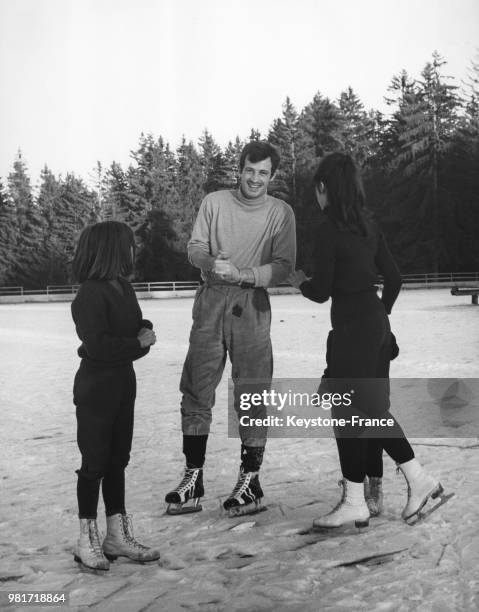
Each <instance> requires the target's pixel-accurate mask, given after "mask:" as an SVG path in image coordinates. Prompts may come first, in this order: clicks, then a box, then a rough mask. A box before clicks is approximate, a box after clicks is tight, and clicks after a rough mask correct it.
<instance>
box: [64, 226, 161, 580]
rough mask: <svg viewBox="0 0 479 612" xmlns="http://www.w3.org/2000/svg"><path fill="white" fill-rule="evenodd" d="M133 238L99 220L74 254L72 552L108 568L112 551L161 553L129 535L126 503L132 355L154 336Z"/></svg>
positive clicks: (140, 555)
mask: <svg viewBox="0 0 479 612" xmlns="http://www.w3.org/2000/svg"><path fill="white" fill-rule="evenodd" d="M134 246H135V243H134V238H133V232H132V231H131V229H130V228H129V227H128V226H127V225H125V224H124V223H119V222H117V221H104V222H102V223H97V224H95V225H91V226H89V227H87V228H85V229H84V230H83V232H82V234H81V236H80V238H79V241H78V246H77V249H76V252H75V256H74V260H73V272H74V274H75V276H76V278H77V280H78V281H80V283H81V285H80V288H79V290H78V293H77V295H76V297H75V299H74V300H73V302H72V305H71V310H72V316H73V321H74V322H75V326H76V331H77V334H78V337H79V338H80V340H81V342H82V344H81V346H80V348H79V349H78V355H79V357H81V363H80V367H79V369H78V371H77V373H76V376H75V382H74V386H73V401H74V403H75V406H76V416H77V441H78V447H79V449H80V453H81V459H82V461H81V468H80V469H79V470H77V474H78V481H77V498H78V509H79V512H78V515H79V518H80V539H79V541H78V547H77V550H76V554H75V560H76V561H78V562H79V563H82V564H83V565H84V566H86V567H89V568H92V569H96V570H108V569H109V560H110V561H112V560H114V559H116V558H117V557H118V556H125V557H128V558H130V559H132V560H134V561H154V560H156V559H158V558H159V556H160V554H159V552H158V551H157V550H155V549H152V548H148V547H147V546H143V545H142V544H140V543H139V542H137V541H136V540H135V539H134V537H133V530H132V524H131V517H130V516H129V515H127V513H126V510H125V468H126V466H127V465H128V461H129V458H130V450H131V441H132V436H133V418H134V405H135V396H136V378H135V371H134V369H133V364H132V362H133V361H134V360H136V359H139V358H140V357H143V356H144V355H146V354H147V353H148V352H149V350H150V346H151V345H153V344H154V343H155V341H156V337H155V333H154V331H153V325H152V323H151V322H150V321H146V320H144V319H143V318H142V314H141V310H140V306H139V304H138V300H137V298H136V295H135V292H134V290H133V287H132V286H131V285H130V283H129V282H128V281H127V280H126V277H128V276H130V275H131V273H132V271H133V261H134ZM100 484H101V486H102V493H103V500H104V502H105V512H106V520H107V535H106V538H105V540H104V542H103V545H102V543H101V542H100V536H99V533H98V527H97V521H96V519H97V505H98V497H99V491H100Z"/></svg>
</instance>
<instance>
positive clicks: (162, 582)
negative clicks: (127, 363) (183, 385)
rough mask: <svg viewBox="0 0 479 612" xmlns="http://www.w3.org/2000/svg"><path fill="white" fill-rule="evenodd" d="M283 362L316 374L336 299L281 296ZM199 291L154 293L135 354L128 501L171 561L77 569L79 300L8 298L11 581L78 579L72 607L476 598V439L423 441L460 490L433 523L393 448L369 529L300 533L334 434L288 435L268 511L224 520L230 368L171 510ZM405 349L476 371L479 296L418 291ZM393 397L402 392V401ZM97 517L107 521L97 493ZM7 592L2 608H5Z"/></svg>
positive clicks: (199, 607) (360, 606)
mask: <svg viewBox="0 0 479 612" xmlns="http://www.w3.org/2000/svg"><path fill="white" fill-rule="evenodd" d="M271 302H272V311H273V327H272V337H273V348H274V357H275V377H285V378H292V377H301V378H307V377H311V378H314V377H318V376H319V375H320V373H321V372H322V370H323V368H324V349H325V342H326V336H327V333H328V331H329V304H323V305H317V304H314V303H312V302H309V301H307V300H305V299H304V298H302V297H301V296H298V295H284V296H272V298H271ZM191 306H192V299H190V298H184V299H165V300H160V299H159V300H144V301H142V302H141V307H142V309H143V313H144V316H145V317H146V318H149V319H151V320H152V321H153V322H154V325H155V329H156V333H157V338H158V341H157V344H156V345H155V346H154V347H153V349H152V351H151V353H150V355H149V356H147V357H146V358H145V359H143V360H142V361H140V362H137V364H136V366H135V369H136V372H137V377H138V397H137V404H136V424H135V436H134V442H133V451H132V460H131V463H130V466H129V468H128V470H127V507H128V510H129V512H131V513H132V514H133V516H134V524H135V535H136V536H137V537H138V539H139V541H144V542H145V543H147V544H148V543H152V544H153V543H154V544H157V545H159V547H160V549H161V551H162V559H161V562H160V563H159V564H153V565H144V566H141V565H135V564H133V563H130V562H127V561H126V560H124V561H117V562H115V563H114V564H113V565H112V567H111V570H110V571H109V572H108V573H107V574H106V575H103V576H98V575H95V574H92V573H87V572H86V571H82V570H80V569H79V567H78V566H77V564H76V563H75V562H74V561H73V556H72V549H73V545H74V544H75V541H76V538H77V535H78V533H77V532H78V521H77V517H76V512H77V509H76V497H75V483H76V476H75V473H74V470H75V469H77V468H78V467H79V453H78V450H77V447H76V440H75V436H76V422H75V413H74V407H73V404H72V380H73V375H74V373H75V371H76V368H77V366H78V358H77V356H76V348H77V346H78V344H79V342H78V340H77V338H76V335H75V331H74V327H73V324H72V321H71V317H70V305H69V304H66V303H62V304H22V305H0V342H1V353H0V365H1V387H0V399H1V409H2V419H1V428H0V457H1V462H0V470H1V471H0V482H1V489H0V583H1V584H0V590H3V591H8V590H9V589H10V590H21V591H33V590H36V591H38V590H48V591H51V590H55V591H62V590H63V591H68V592H70V594H71V600H70V606H71V609H74V610H82V609H84V608H87V607H88V608H89V609H91V610H97V609H98V610H102V612H108V611H110V610H111V611H113V610H114V611H115V612H123V611H125V612H139V611H142V612H153V611H156V610H158V611H160V610H161V611H162V612H163V611H165V612H177V611H178V612H179V611H184V610H188V611H193V610H194V611H205V612H206V611H207V612H210V611H211V612H213V611H215V612H216V611H218V612H223V611H225V610H230V611H232V612H233V611H238V612H239V611H241V612H260V611H267V610H274V611H275V612H286V611H287V612H293V611H298V612H299V611H301V612H304V611H321V612H323V611H328V610H331V611H334V612H342V611H343V610H344V611H346V610H354V611H356V610H371V611H382V612H384V611H389V610H391V611H393V610H394V611H403V612H410V611H413V610H420V611H421V612H427V611H431V612H432V611H433V612H451V611H453V610H458V611H461V612H462V611H468V610H471V611H472V610H478V609H479V570H478V568H479V531H478V528H477V526H478V524H479V444H478V440H477V438H471V437H469V438H466V437H461V438H460V437H455V438H441V439H439V438H438V439H421V440H417V442H418V443H417V445H415V450H416V453H417V456H418V458H419V460H420V461H422V462H423V463H424V464H425V466H426V467H427V468H428V469H430V470H431V471H432V472H434V473H436V474H438V475H440V477H441V481H442V483H443V485H444V487H445V489H446V490H448V491H453V490H454V491H455V492H456V496H455V497H454V498H453V499H452V500H451V501H450V502H449V503H447V504H446V505H445V506H443V507H442V508H441V509H440V510H438V511H437V512H435V513H434V514H432V515H431V517H429V519H428V520H427V521H425V522H424V523H421V524H419V525H417V526H415V527H409V526H407V525H405V524H404V523H403V522H402V521H401V519H400V512H401V509H402V507H403V505H404V501H405V496H406V486H405V481H404V479H403V478H402V476H397V475H396V473H395V469H394V465H393V463H392V462H391V461H390V460H389V459H388V458H386V459H385V476H384V488H385V513H384V515H383V516H381V517H380V518H378V519H373V520H371V523H370V527H369V529H367V530H365V531H364V532H362V533H357V532H356V531H355V532H352V531H350V532H346V533H343V534H339V535H332V536H331V537H327V538H325V537H324V536H323V535H319V534H305V535H301V534H300V533H299V532H300V531H302V530H307V529H308V528H309V527H310V525H311V522H312V520H313V518H315V517H317V516H319V515H320V514H322V513H325V512H326V511H328V510H330V509H331V508H332V506H333V505H335V504H336V502H337V500H338V496H339V491H340V490H339V487H338V486H337V481H338V479H339V477H340V472H339V467H338V460H337V454H336V447H335V443H334V441H333V440H330V439H321V440H316V439H273V440H270V441H269V443H268V446H267V451H266V454H265V462H264V467H263V470H262V485H263V489H264V491H265V496H266V497H265V501H266V503H267V505H268V508H269V510H268V512H263V513H261V514H259V515H256V516H250V517H243V518H238V519H228V518H225V517H224V516H223V515H222V514H221V512H220V508H221V502H222V500H223V499H224V497H225V496H226V495H227V494H228V493H229V492H230V491H231V489H232V487H233V484H234V483H235V481H236V474H237V470H238V465H239V441H238V440H236V439H229V438H228V437H227V433H226V426H227V410H226V403H227V374H228V371H229V368H228V366H227V369H226V372H225V375H224V377H223V380H222V382H221V384H220V387H219V389H218V393H217V399H216V407H215V409H214V423H213V429H212V435H211V436H210V442H209V448H208V455H207V463H206V466H205V487H206V495H205V498H204V499H203V508H204V510H203V512H201V513H198V514H194V515H189V516H181V517H169V516H166V515H165V514H164V510H165V505H164V502H163V498H164V495H165V493H166V492H167V491H168V490H170V489H171V488H172V487H173V486H175V485H176V484H177V482H178V481H179V477H180V474H181V471H182V468H183V457H182V455H181V431H180V418H179V399H180V398H179V392H178V383H179V379H180V374H181V368H182V365H183V359H184V357H185V354H186V350H187V342H188V335H189V331H190V324H191ZM391 326H392V329H393V331H394V332H395V334H396V336H397V339H398V343H399V346H400V349H401V353H400V355H399V357H398V359H396V360H395V361H394V362H393V363H392V369H391V376H393V377H435V378H451V377H471V378H473V377H476V378H477V377H479V368H478V364H479V308H478V307H477V306H472V305H471V304H470V298H467V297H453V296H451V295H450V293H449V290H446V289H444V290H429V291H426V290H417V291H403V292H402V293H401V295H400V297H399V300H398V302H397V306H396V307H395V311H394V314H393V316H392V317H391ZM392 412H393V413H394V405H393V406H392ZM99 524H100V527H101V528H102V529H104V518H103V515H102V505H101V502H100V513H99ZM0 607H1V606H0Z"/></svg>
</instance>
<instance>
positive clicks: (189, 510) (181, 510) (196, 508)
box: [166, 498, 203, 516]
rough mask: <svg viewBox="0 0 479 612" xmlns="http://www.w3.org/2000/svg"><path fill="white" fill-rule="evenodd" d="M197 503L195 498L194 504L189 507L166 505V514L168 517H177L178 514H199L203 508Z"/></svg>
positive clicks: (197, 500) (184, 505)
mask: <svg viewBox="0 0 479 612" xmlns="http://www.w3.org/2000/svg"><path fill="white" fill-rule="evenodd" d="M199 501H200V500H199V498H197V499H196V500H195V501H194V503H193V504H192V505H189V506H187V505H186V504H168V507H167V508H166V514H169V515H170V516H178V515H180V514H193V513H194V512H201V511H202V510H203V506H202V505H201V504H200V503H199ZM186 503H188V502H186Z"/></svg>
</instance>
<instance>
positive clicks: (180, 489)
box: [173, 468, 201, 501]
mask: <svg viewBox="0 0 479 612" xmlns="http://www.w3.org/2000/svg"><path fill="white" fill-rule="evenodd" d="M200 469H201V468H185V473H184V476H183V479H182V480H181V482H180V484H179V485H178V486H177V487H176V489H173V490H174V492H175V493H178V495H180V496H181V497H182V498H184V499H183V501H186V493H188V494H189V495H190V496H192V494H193V493H194V491H195V484H196V481H197V479H198V474H199V473H200Z"/></svg>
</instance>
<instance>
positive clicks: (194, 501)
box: [165, 467, 205, 515]
mask: <svg viewBox="0 0 479 612" xmlns="http://www.w3.org/2000/svg"><path fill="white" fill-rule="evenodd" d="M204 494H205V490H204V487H203V468H188V467H187V468H185V473H184V475H183V478H182V479H181V482H180V484H179V485H178V486H177V487H176V489H173V491H170V492H169V493H167V495H166V497H165V501H166V503H167V504H168V507H167V509H166V513H167V514H170V515H177V514H190V513H191V512H201V510H203V507H202V506H201V504H200V503H199V502H200V499H201V498H202V497H203V496H204Z"/></svg>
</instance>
